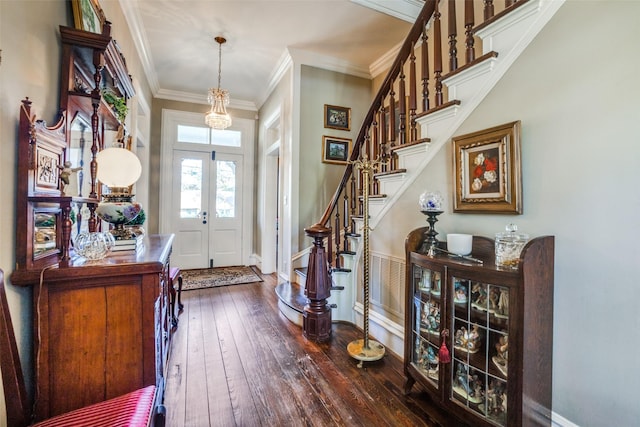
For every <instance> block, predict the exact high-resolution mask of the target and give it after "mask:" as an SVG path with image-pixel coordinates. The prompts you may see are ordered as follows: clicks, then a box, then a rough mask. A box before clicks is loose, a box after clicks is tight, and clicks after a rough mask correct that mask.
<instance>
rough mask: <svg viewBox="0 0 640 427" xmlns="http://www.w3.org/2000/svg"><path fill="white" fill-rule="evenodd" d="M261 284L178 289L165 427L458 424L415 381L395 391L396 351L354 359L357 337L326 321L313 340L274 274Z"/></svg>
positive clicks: (399, 373)
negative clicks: (293, 318) (283, 303)
mask: <svg viewBox="0 0 640 427" xmlns="http://www.w3.org/2000/svg"><path fill="white" fill-rule="evenodd" d="M262 278H263V280H264V282H261V283H254V284H245V285H234V286H227V287H222V288H212V289H204V290H193V291H188V292H184V293H183V294H182V300H183V302H184V304H185V310H184V313H183V314H182V315H181V318H180V323H179V326H178V330H177V331H176V332H175V334H174V337H173V339H172V343H171V346H172V349H171V359H170V361H169V374H168V376H167V391H166V394H165V406H166V407H167V426H168V427H183V426H188V427H200V426H202V427H206V426H216V427H218V426H225V427H226V426H243V427H244V426H246V427H254V426H287V427H289V426H295V427H297V426H301V427H307V426H309V427H326V426H348V427H352V426H353V427H358V426H373V427H377V426H380V427H383V426H389V427H396V426H398V427H400V426H412V427H413V426H417V427H418V426H425V427H432V426H433V427H437V426H441V427H458V426H459V424H458V423H457V422H455V421H452V417H451V416H450V415H448V414H445V413H443V412H442V411H441V410H439V409H438V408H437V407H435V406H434V405H432V404H431V403H430V402H429V400H428V398H427V397H426V394H425V392H424V391H423V390H421V389H420V388H419V387H417V386H414V389H413V390H412V392H411V393H410V394H408V395H406V396H405V395H404V394H403V385H404V381H405V378H404V373H403V365H402V361H401V359H400V358H399V357H397V356H395V355H393V354H391V353H389V354H387V355H385V357H384V358H383V359H382V360H381V361H378V362H370V363H365V365H364V368H363V369H359V368H357V363H358V361H356V360H354V359H352V358H351V357H350V356H349V354H348V353H347V350H346V346H347V344H348V343H349V342H351V341H353V340H355V339H360V338H362V331H361V330H360V329H358V328H357V327H355V326H354V325H351V324H343V323H335V324H333V325H332V338H331V339H330V340H329V341H328V342H326V343H321V344H318V343H315V342H312V341H309V340H307V339H306V338H304V336H303V335H302V331H301V328H300V327H299V326H297V325H295V324H293V323H291V322H290V321H289V320H288V319H287V318H286V317H284V315H282V313H280V311H279V309H278V301H277V297H276V294H275V286H276V284H277V281H276V277H275V275H262Z"/></svg>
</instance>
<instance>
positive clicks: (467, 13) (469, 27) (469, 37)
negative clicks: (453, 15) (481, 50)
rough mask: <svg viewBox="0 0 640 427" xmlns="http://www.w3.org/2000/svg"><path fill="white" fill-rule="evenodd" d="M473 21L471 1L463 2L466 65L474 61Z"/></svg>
mask: <svg viewBox="0 0 640 427" xmlns="http://www.w3.org/2000/svg"><path fill="white" fill-rule="evenodd" d="M474 21H475V17H474V11H473V0H465V1H464V28H465V31H464V34H465V36H466V37H465V47H466V50H465V51H466V61H467V62H466V63H467V64H468V63H470V62H471V61H473V60H475V59H476V51H475V46H474V45H475V40H474V38H473V23H474Z"/></svg>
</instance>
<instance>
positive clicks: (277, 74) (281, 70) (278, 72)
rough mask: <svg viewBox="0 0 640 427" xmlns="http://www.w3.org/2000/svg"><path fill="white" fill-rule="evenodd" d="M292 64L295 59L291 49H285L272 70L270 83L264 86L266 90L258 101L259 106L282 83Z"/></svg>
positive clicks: (259, 106)
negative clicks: (292, 56) (290, 52)
mask: <svg viewBox="0 0 640 427" xmlns="http://www.w3.org/2000/svg"><path fill="white" fill-rule="evenodd" d="M292 66H293V59H292V58H291V55H289V51H288V50H286V49H285V51H284V52H282V55H281V56H280V59H279V60H278V62H277V64H276V67H275V68H274V70H273V71H272V72H271V76H269V84H268V85H267V86H266V87H265V88H264V91H263V92H262V94H261V95H260V97H259V98H258V99H259V100H260V101H259V103H258V108H261V107H262V104H264V103H265V101H266V100H267V98H269V95H270V94H271V92H273V90H274V89H275V88H276V86H277V85H278V83H280V80H281V79H282V77H284V75H285V74H286V73H287V71H288V70H289V68H291V67H292Z"/></svg>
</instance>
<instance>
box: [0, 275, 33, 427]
mask: <svg viewBox="0 0 640 427" xmlns="http://www.w3.org/2000/svg"><path fill="white" fill-rule="evenodd" d="M0 369H2V384H3V386H4V387H3V388H4V399H5V403H6V407H7V425H8V426H12V427H13V426H16V427H21V426H27V425H29V424H30V419H29V413H30V411H29V407H28V403H27V402H28V399H27V390H26V387H25V383H24V376H23V375H22V368H21V365H20V357H19V356H18V345H17V344H16V336H15V333H14V330H13V323H12V322H11V314H10V313H9V303H8V301H7V294H6V292H5V289H4V272H3V271H2V270H0Z"/></svg>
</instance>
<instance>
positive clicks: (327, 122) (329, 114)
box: [324, 104, 351, 131]
mask: <svg viewBox="0 0 640 427" xmlns="http://www.w3.org/2000/svg"><path fill="white" fill-rule="evenodd" d="M324 127H325V128H328V129H338V130H347V131H349V130H351V108H347V107H338V106H336V105H328V104H324Z"/></svg>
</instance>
